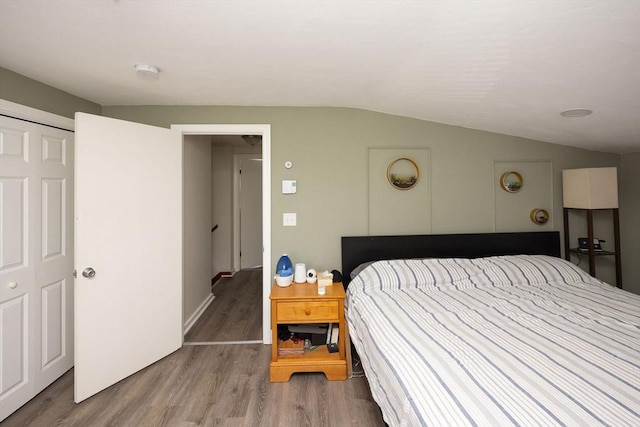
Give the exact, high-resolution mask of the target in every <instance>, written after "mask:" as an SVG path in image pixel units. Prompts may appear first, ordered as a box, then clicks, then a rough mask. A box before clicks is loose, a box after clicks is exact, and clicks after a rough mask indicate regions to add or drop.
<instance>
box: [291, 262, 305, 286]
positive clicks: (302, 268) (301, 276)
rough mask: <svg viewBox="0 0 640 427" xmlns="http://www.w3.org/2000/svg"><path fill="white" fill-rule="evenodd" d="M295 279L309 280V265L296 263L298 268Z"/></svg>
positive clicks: (298, 280) (302, 281)
mask: <svg viewBox="0 0 640 427" xmlns="http://www.w3.org/2000/svg"><path fill="white" fill-rule="evenodd" d="M293 280H294V281H295V282H296V283H305V282H306V281H307V267H306V266H305V265H304V264H302V263H299V264H296V268H295V270H294V273H293Z"/></svg>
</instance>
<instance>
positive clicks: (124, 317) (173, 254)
mask: <svg viewBox="0 0 640 427" xmlns="http://www.w3.org/2000/svg"><path fill="white" fill-rule="evenodd" d="M75 183H76V194H75V196H76V199H75V200H76V201H75V208H76V210H75V212H76V234H75V251H76V262H75V267H76V269H77V272H78V274H77V276H78V277H77V279H76V282H75V326H76V329H75V372H74V376H75V384H74V385H75V395H74V400H75V401H76V402H80V401H82V400H84V399H86V398H87V397H89V396H92V395H93V394H95V393H97V392H99V391H100V390H102V389H104V388H106V387H108V386H110V385H112V384H114V383H116V382H117V381H120V380H121V379H123V378H125V377H127V376H129V375H131V374H133V373H135V372H137V371H138V370H140V369H142V368H144V367H146V366H148V365H150V364H152V363H154V362H155V361H157V360H159V359H160V358H162V357H164V356H166V355H168V354H170V353H171V352H173V351H175V350H177V349H178V348H180V346H181V345H182V141H181V134H180V133H179V132H177V131H175V130H169V129H164V128H158V127H154V126H147V125H141V124H137V123H130V122H125V121H121V120H115V119H109V118H105V117H99V116H93V115H89V114H83V113H77V114H76V175H75ZM89 268H92V269H93V271H95V276H93V277H84V276H83V273H86V272H88V271H89V270H87V269H89ZM87 275H89V276H90V274H87Z"/></svg>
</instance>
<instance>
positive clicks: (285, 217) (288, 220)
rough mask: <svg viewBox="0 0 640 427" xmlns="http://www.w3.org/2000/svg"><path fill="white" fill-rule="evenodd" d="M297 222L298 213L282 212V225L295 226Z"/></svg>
mask: <svg viewBox="0 0 640 427" xmlns="http://www.w3.org/2000/svg"><path fill="white" fill-rule="evenodd" d="M296 222H297V214H296V213H295V212H293V213H283V214H282V225H284V226H285V227H295V226H296Z"/></svg>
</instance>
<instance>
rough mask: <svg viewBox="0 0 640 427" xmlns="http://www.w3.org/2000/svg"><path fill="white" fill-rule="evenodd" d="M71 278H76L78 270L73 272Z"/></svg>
mask: <svg viewBox="0 0 640 427" xmlns="http://www.w3.org/2000/svg"><path fill="white" fill-rule="evenodd" d="M73 278H74V279H77V278H78V270H73Z"/></svg>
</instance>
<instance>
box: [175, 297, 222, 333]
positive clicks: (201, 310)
mask: <svg viewBox="0 0 640 427" xmlns="http://www.w3.org/2000/svg"><path fill="white" fill-rule="evenodd" d="M214 298H215V296H214V295H213V294H209V296H207V298H206V299H205V300H204V301H202V304H200V307H198V309H197V310H196V311H195V312H194V313H193V314H192V315H191V317H190V318H189V319H187V321H186V322H185V324H184V326H183V330H184V333H183V336H184V335H187V332H189V329H191V328H192V327H193V325H195V323H196V322H197V321H198V319H199V318H200V316H202V314H203V313H204V311H205V310H206V309H207V307H209V304H211V303H212V302H213V299H214Z"/></svg>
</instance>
